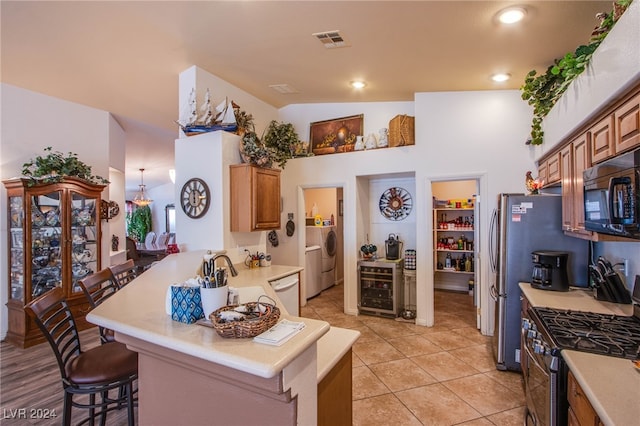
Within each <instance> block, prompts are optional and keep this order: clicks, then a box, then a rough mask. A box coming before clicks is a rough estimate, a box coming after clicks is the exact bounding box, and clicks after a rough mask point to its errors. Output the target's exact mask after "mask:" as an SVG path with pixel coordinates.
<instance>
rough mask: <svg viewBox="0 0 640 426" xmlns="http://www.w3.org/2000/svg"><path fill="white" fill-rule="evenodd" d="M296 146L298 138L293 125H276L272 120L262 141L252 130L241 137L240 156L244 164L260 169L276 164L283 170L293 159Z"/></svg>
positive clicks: (298, 141)
mask: <svg viewBox="0 0 640 426" xmlns="http://www.w3.org/2000/svg"><path fill="white" fill-rule="evenodd" d="M251 127H253V123H251ZM298 144H300V138H299V137H298V134H297V133H296V131H295V129H294V128H293V124H290V123H278V122H277V121H275V120H273V121H271V123H269V127H267V129H265V133H264V135H263V137H262V141H261V140H260V138H259V137H258V135H257V134H256V132H255V131H254V130H253V129H252V130H248V131H246V132H245V133H244V134H243V135H242V144H241V145H240V155H241V156H242V159H243V161H245V162H246V163H251V164H255V165H258V166H260V167H271V166H272V165H273V163H278V166H280V167H282V168H283V169H284V166H285V164H286V163H287V160H288V159H290V158H293V153H294V152H295V147H296V146H297V145H298Z"/></svg>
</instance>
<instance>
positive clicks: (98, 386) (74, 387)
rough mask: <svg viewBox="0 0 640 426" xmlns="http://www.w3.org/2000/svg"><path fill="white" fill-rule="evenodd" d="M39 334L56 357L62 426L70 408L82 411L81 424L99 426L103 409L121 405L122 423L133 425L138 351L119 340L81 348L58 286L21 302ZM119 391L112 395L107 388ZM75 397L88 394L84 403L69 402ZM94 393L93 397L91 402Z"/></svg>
mask: <svg viewBox="0 0 640 426" xmlns="http://www.w3.org/2000/svg"><path fill="white" fill-rule="evenodd" d="M25 311H26V312H27V314H28V315H29V316H31V317H32V318H33V319H34V321H35V323H36V324H37V325H38V327H39V328H40V330H41V331H42V333H43V334H44V336H45V338H46V339H47V342H48V343H49V345H50V346H51V349H52V350H53V353H54V355H55V357H56V360H57V361H58V367H59V369H60V375H61V378H62V387H63V389H64V410H63V411H64V412H63V418H62V424H63V425H65V426H67V425H71V409H72V407H76V408H81V409H88V410H89V417H88V418H87V419H85V420H84V421H83V422H82V423H84V422H87V421H88V422H89V424H91V425H93V422H94V420H95V419H96V417H98V416H100V423H101V424H102V425H104V424H105V423H106V419H107V413H108V412H109V411H111V410H115V409H119V408H120V407H122V406H124V405H125V404H126V407H127V416H128V425H129V426H132V425H133V424H134V423H135V417H134V411H133V407H134V397H133V382H134V380H136V379H137V378H138V354H137V353H136V352H133V351H130V350H129V349H127V348H126V346H125V345H123V344H121V343H117V342H114V343H109V344H105V345H100V346H97V347H94V348H91V349H89V350H88V351H82V349H81V346H80V337H79V335H78V329H77V327H76V322H75V320H74V318H73V314H72V313H71V310H70V309H69V306H68V305H67V301H66V299H65V297H64V293H63V291H62V289H61V288H60V287H56V288H54V289H53V290H51V291H48V292H47V293H45V294H43V295H42V296H40V297H38V298H37V299H35V300H33V301H31V302H30V303H29V304H27V306H25ZM111 390H123V392H119V393H118V397H117V398H111V397H109V391H111ZM75 395H89V402H88V403H84V402H79V401H74V396H75ZM96 395H98V396H99V401H98V402H96Z"/></svg>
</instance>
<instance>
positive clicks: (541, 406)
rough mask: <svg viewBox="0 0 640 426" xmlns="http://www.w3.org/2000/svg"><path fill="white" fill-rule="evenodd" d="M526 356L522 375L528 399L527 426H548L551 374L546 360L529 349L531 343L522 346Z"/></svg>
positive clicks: (522, 351)
mask: <svg viewBox="0 0 640 426" xmlns="http://www.w3.org/2000/svg"><path fill="white" fill-rule="evenodd" d="M521 353H522V354H523V355H524V360H523V361H524V362H522V364H521V365H522V374H523V376H524V387H525V395H526V398H527V417H526V419H525V425H527V426H546V425H551V423H549V412H550V405H551V372H550V371H549V370H548V369H547V367H546V365H545V363H544V359H541V357H540V356H539V355H537V354H534V353H533V350H532V349H531V348H530V347H529V342H525V344H524V345H522V350H521Z"/></svg>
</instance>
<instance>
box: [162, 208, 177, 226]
mask: <svg viewBox="0 0 640 426" xmlns="http://www.w3.org/2000/svg"><path fill="white" fill-rule="evenodd" d="M164 214H165V218H166V228H167V229H166V231H167V232H168V233H172V232H176V206H175V205H173V204H167V205H166V207H165V208H164Z"/></svg>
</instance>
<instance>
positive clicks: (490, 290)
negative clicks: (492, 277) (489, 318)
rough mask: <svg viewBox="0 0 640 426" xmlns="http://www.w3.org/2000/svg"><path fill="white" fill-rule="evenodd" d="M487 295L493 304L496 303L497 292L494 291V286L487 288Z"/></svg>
mask: <svg viewBox="0 0 640 426" xmlns="http://www.w3.org/2000/svg"><path fill="white" fill-rule="evenodd" d="M489 295H490V296H491V298H492V299H493V301H494V302H497V301H498V290H496V286H495V285H492V286H491V287H489Z"/></svg>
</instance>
